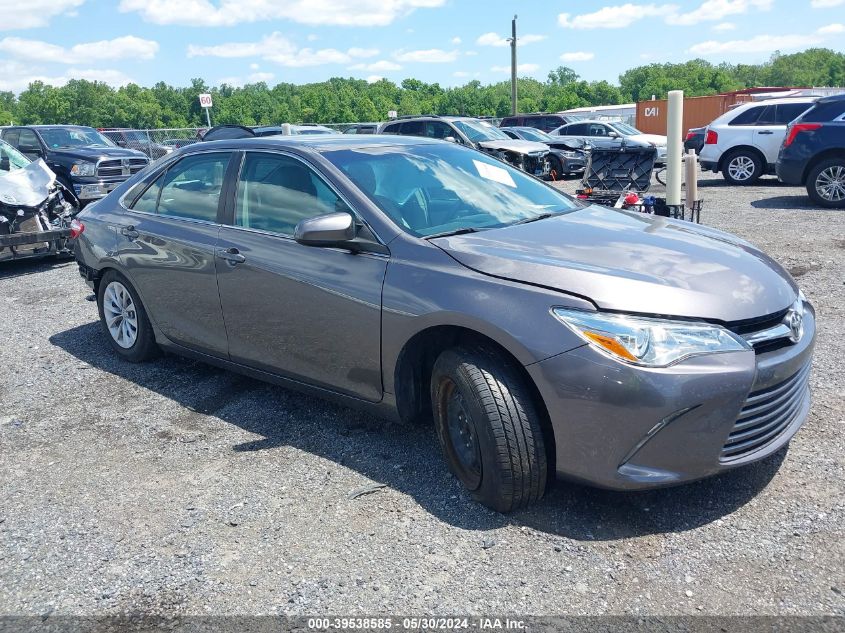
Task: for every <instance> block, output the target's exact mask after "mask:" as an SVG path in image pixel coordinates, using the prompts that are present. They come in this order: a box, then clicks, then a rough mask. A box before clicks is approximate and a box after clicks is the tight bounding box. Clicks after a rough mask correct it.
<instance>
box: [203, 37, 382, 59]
mask: <svg viewBox="0 0 845 633" xmlns="http://www.w3.org/2000/svg"><path fill="white" fill-rule="evenodd" d="M373 55H378V49H375V48H350V49H349V50H347V51H339V50H337V49H335V48H322V49H318V50H314V49H311V48H297V46H296V45H295V44H294V43H293V42H291V41H290V40H288V39H287V38H286V37H283V36H282V35H281V33H278V32H276V33H271V34H270V35H268V36H266V37H264V38H262V39H260V40H259V41H257V42H230V43H228V44H216V45H213V46H197V45H195V44H191V45H189V46H188V57H222V58H239V57H260V58H261V59H264V60H266V61H269V62H273V63H275V64H279V65H281V66H288V67H292V68H301V67H305V66H320V65H322V64H348V63H349V62H351V61H352V60H353V59H361V58H366V57H372V56H373Z"/></svg>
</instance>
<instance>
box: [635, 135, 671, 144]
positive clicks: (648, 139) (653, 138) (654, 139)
mask: <svg viewBox="0 0 845 633" xmlns="http://www.w3.org/2000/svg"><path fill="white" fill-rule="evenodd" d="M627 138H629V139H631V140H632V141H640V142H641V143H654V144H655V145H658V146H660V147H665V146H666V143H668V141H667V140H666V137H665V136H661V135H660V134H632V135H631V136H628V137H627Z"/></svg>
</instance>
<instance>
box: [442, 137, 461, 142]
mask: <svg viewBox="0 0 845 633" xmlns="http://www.w3.org/2000/svg"><path fill="white" fill-rule="evenodd" d="M443 140H444V141H449V142H450V143H457V142H458V139H456V138H455V137H454V136H444V137H443Z"/></svg>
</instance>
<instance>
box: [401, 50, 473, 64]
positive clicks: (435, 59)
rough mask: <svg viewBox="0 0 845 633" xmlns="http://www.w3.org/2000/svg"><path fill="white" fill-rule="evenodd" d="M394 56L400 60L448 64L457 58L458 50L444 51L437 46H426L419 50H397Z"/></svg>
mask: <svg viewBox="0 0 845 633" xmlns="http://www.w3.org/2000/svg"><path fill="white" fill-rule="evenodd" d="M394 57H395V58H396V59H397V60H399V61H400V62H424V63H428V64H448V63H450V62H453V61H455V60H456V59H457V58H458V51H444V50H441V49H439V48H428V49H425V50H419V51H397V52H396V54H395V55H394Z"/></svg>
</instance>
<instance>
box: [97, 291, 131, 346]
mask: <svg viewBox="0 0 845 633" xmlns="http://www.w3.org/2000/svg"><path fill="white" fill-rule="evenodd" d="M103 317H104V318H105V321H106V327H107V328H108V330H109V334H111V337H112V338H113V339H114V342H115V343H117V344H118V345H120V347H122V348H124V349H129V348H130V347H132V346H133V345H134V344H135V341H137V340H138V313H137V312H136V310H135V302H134V301H132V295H131V294H129V290H127V289H126V286H124V285H123V284H122V283H120V282H119V281H112V282H111V283H110V284H109V285H108V286H106V291H105V292H104V293H103Z"/></svg>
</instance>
